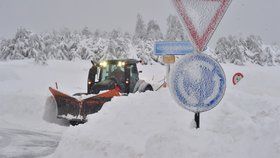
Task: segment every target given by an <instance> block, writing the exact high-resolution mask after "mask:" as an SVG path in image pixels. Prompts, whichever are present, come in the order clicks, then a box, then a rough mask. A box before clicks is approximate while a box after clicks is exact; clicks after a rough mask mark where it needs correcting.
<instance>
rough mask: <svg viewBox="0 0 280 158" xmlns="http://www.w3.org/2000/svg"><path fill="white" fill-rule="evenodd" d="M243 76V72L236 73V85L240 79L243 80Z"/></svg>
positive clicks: (234, 81)
mask: <svg viewBox="0 0 280 158" xmlns="http://www.w3.org/2000/svg"><path fill="white" fill-rule="evenodd" d="M243 77H244V76H243V74H242V73H240V72H238V73H236V74H234V75H233V77H232V83H233V84H234V85H236V84H237V83H238V82H239V81H240V80H242V78H243Z"/></svg>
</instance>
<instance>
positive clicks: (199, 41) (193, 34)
mask: <svg viewBox="0 0 280 158" xmlns="http://www.w3.org/2000/svg"><path fill="white" fill-rule="evenodd" d="M183 1H184V0H172V2H173V4H174V6H175V8H176V10H177V12H178V14H179V15H180V17H181V19H182V21H183V23H184V26H185V27H186V29H187V31H188V36H189V38H190V39H191V42H192V43H193V45H194V46H195V48H196V50H197V52H203V51H204V49H205V48H206V46H207V44H208V42H209V40H210V39H211V37H212V35H213V33H214V31H215V30H216V28H217V26H218V25H219V23H220V21H221V20H222V18H223V16H224V14H225V12H226V11H227V9H228V7H229V5H230V3H231V1H232V0H204V1H220V2H221V6H220V7H219V9H218V10H217V12H216V14H215V16H214V17H213V18H212V20H211V22H210V24H209V25H208V27H207V29H206V30H205V31H204V33H203V35H202V36H201V37H200V36H199V34H198V32H197V29H196V28H195V26H194V25H193V22H192V21H191V19H190V18H189V17H188V16H187V14H186V13H187V12H186V10H185V8H184V5H183Z"/></svg>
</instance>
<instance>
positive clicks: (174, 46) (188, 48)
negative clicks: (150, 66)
mask: <svg viewBox="0 0 280 158" xmlns="http://www.w3.org/2000/svg"><path fill="white" fill-rule="evenodd" d="M193 51H194V48H193V46H192V44H191V43H190V42H183V41H182V42H167V41H161V42H156V43H155V48H154V54H155V55H185V54H187V53H192V52H193Z"/></svg>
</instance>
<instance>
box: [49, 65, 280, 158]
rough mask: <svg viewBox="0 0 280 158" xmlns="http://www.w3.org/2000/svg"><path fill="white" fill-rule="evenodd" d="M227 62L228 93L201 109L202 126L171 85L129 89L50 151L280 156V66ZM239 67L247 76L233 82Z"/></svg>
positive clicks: (101, 157) (127, 156)
mask: <svg viewBox="0 0 280 158" xmlns="http://www.w3.org/2000/svg"><path fill="white" fill-rule="evenodd" d="M223 68H224V69H225V72H226V75H227V81H228V82H227V85H228V87H227V91H226V94H225V97H224V99H223V100H222V101H221V103H220V104H219V105H218V106H217V107H216V108H215V109H213V110H211V111H209V112H206V113H202V115H201V128H200V129H199V130H196V129H194V128H192V127H191V126H190V125H192V124H191V122H192V120H193V115H194V114H193V113H190V112H187V111H186V110H184V109H183V108H180V107H179V106H178V105H177V104H176V103H175V101H173V99H172V97H171V96H170V94H169V91H168V89H162V90H160V91H158V92H147V93H137V94H130V95H129V97H115V98H114V99H113V100H112V102H110V103H107V104H105V105H104V107H103V109H102V110H101V111H100V112H98V113H96V114H94V115H91V116H89V121H88V122H87V123H86V124H83V125H79V126H76V127H73V128H69V129H68V130H67V131H66V132H65V133H64V134H63V136H62V140H61V142H60V144H59V146H58V148H57V150H56V152H55V153H54V154H53V155H51V156H50V157H53V158H58V157H69V158H71V157H73V158H74V157H89V156H94V157H98V158H105V157H106V158H110V157H111V158H118V157H120V158H134V157H135V158H170V157H176V158H179V157H210V158H211V157H213V158H219V157H221V158H224V157H232V158H234V157H241V158H247V157H255V158H263V157H278V156H279V154H280V134H279V130H280V127H279V121H280V115H279V112H280V108H279V107H280V104H279V102H280V99H279V98H280V97H279V92H278V91H279V89H280V84H279V82H278V79H279V74H280V73H279V69H277V68H276V67H264V68H262V69H260V67H253V66H248V67H234V66H227V65H224V66H223ZM236 69H238V71H241V72H243V74H244V76H245V77H244V79H243V80H242V81H241V82H239V83H238V85H237V86H233V85H232V83H231V77H232V75H233V74H234V73H235V72H236ZM257 76H263V77H257Z"/></svg>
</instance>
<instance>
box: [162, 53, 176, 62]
mask: <svg viewBox="0 0 280 158" xmlns="http://www.w3.org/2000/svg"><path fill="white" fill-rule="evenodd" d="M163 62H164V63H165V64H172V63H175V56H174V55H164V56H163Z"/></svg>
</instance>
